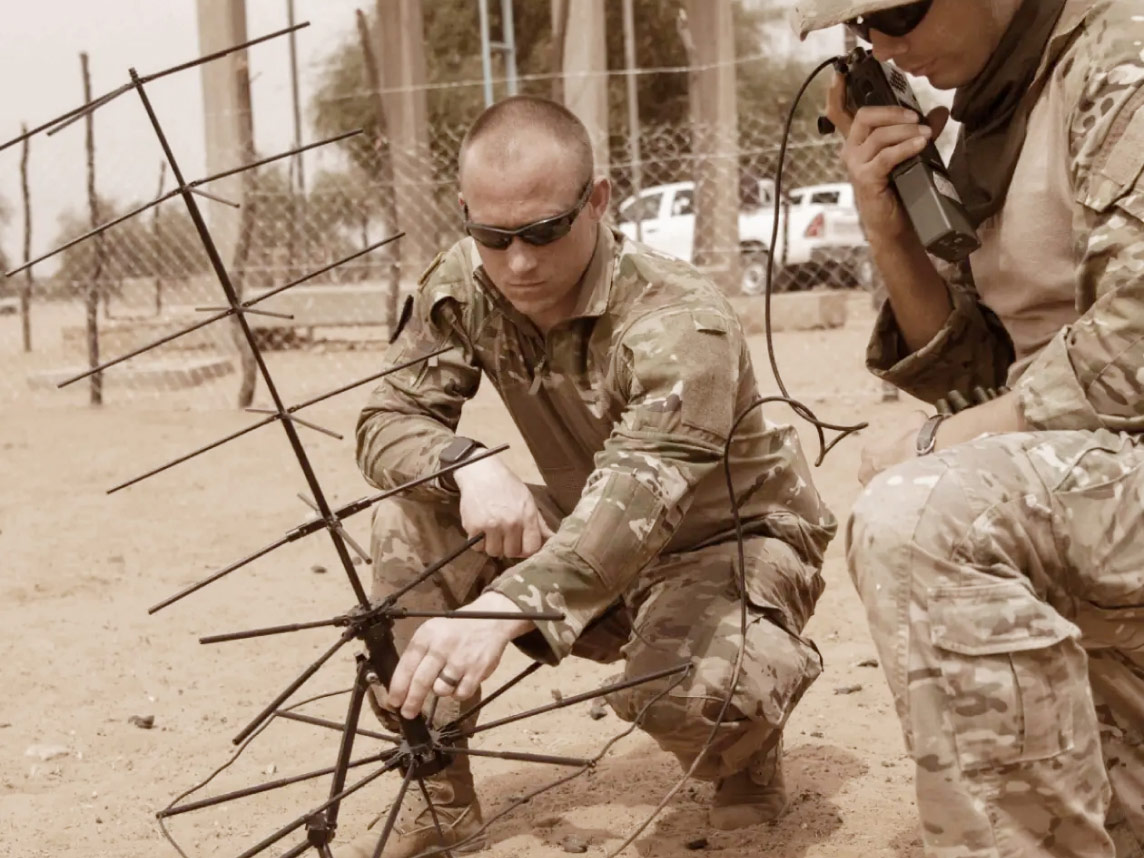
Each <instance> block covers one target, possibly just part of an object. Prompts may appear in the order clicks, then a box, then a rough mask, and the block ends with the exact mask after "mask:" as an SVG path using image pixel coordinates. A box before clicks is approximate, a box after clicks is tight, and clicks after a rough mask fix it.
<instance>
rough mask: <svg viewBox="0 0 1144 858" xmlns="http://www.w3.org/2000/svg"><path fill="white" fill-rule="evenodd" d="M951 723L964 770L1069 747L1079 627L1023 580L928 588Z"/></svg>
mask: <svg viewBox="0 0 1144 858" xmlns="http://www.w3.org/2000/svg"><path fill="white" fill-rule="evenodd" d="M929 614H930V623H931V630H930V634H931V639H932V642H933V645H934V647H935V648H936V650H937V655H938V661H939V664H940V667H941V674H942V680H943V684H944V687H945V692H946V694H947V695H948V697H949V707H948V712H949V719H950V727H951V729H952V731H953V734H954V740H955V743H956V747H957V757H958V762H959V764H960V766H961V768H962V770H964V771H972V770H974V769H981V768H986V767H990V766H1000V765H1010V764H1013V763H1024V762H1031V761H1033V760H1043V759H1046V758H1049V757H1053V756H1056V755H1057V754H1060V753H1061V752H1063V751H1068V750H1070V749H1071V748H1072V747H1073V742H1074V736H1073V734H1074V730H1073V721H1072V708H1071V707H1070V706H1068V705H1061V704H1062V701H1065V700H1067V697H1066V691H1067V690H1068V688H1069V687H1070V686H1071V685H1073V684H1075V683H1076V682H1078V681H1083V677H1082V676H1080V675H1079V674H1080V673H1081V672H1082V671H1083V658H1082V657H1081V654H1080V650H1079V647H1077V646H1076V644H1075V641H1076V639H1077V638H1078V637H1079V635H1080V631H1079V630H1078V629H1077V628H1076V626H1074V625H1073V624H1072V623H1070V622H1068V621H1067V620H1065V619H1064V618H1063V617H1061V616H1060V615H1059V614H1058V613H1057V612H1056V611H1054V610H1053V609H1052V608H1051V607H1050V606H1049V605H1047V604H1045V603H1044V602H1042V601H1040V600H1039V599H1037V597H1036V596H1034V595H1033V594H1032V593H1031V592H1030V591H1029V590H1028V589H1027V588H1026V587H1025V586H1024V585H1023V584H1021V583H1019V582H1016V581H1014V582H1006V583H1001V584H990V585H987V586H981V587H957V588H938V589H936V590H933V591H932V592H931V593H930V612H929Z"/></svg>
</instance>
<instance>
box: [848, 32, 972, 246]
mask: <svg viewBox="0 0 1144 858" xmlns="http://www.w3.org/2000/svg"><path fill="white" fill-rule="evenodd" d="M835 68H836V69H837V70H838V71H839V73H841V74H842V75H843V77H844V78H845V80H846V109H847V110H848V111H849V112H850V113H851V114H853V113H855V112H857V110H858V109H859V108H860V107H875V106H877V107H881V106H888V107H904V108H906V109H907V110H912V111H914V112H915V113H917V114H918V116H919V117H920V118H921V119H922V121H924V120H925V114H924V113H923V112H922V109H921V106H920V105H919V104H918V100H917V97H916V96H915V95H914V91H913V89H912V88H911V87H910V83H909V81H908V80H906V76H905V75H904V74H902V72H901V71H899V70H898V69H896V68H894V67H893V66H891V65H889V64H888V63H883V62H880V61H879V60H878V59H877V58H875V57H874V55H873V54H871V53H870V52H869V51H867V50H866V49H865V48H855V49H854V50H852V51H851V52H850V53H849V54H847V55H846V57H845V58H843V59H840V60H839V61H838V62H836V64H835ZM890 179H891V181H892V182H893V185H894V188H895V190H896V191H897V193H898V197H899V198H900V199H901V201H902V205H903V206H905V209H906V212H907V213H908V214H909V218H910V222H911V223H912V224H913V227H914V231H915V232H917V234H918V238H919V239H920V240H921V242H922V244H924V245H925V248H926V250H927V251H929V252H930V253H932V254H933V255H934V256H936V257H938V258H939V259H944V260H945V261H947V262H960V261H961V260H963V259H965V257H967V256H968V255H969V254H970V253H972V252H973V251H974V250H976V249H977V248H978V247H980V246H981V242H980V241H979V240H978V238H977V233H976V232H975V231H974V229H973V226H972V224H970V222H969V216H968V214H967V213H966V210H965V206H964V205H963V204H962V202H961V197H960V196H958V193H957V189H956V188H955V187H954V184H953V181H952V180H951V179H950V177H949V171H948V170H947V169H946V167H945V164H944V163H943V162H942V160H941V154H940V153H939V152H938V151H937V147H936V146H934V144H933V141H932V140H931V141H930V142H929V143H928V144H927V145H926V148H925V149H923V150H922V152H921V154H919V155H914V156H913V157H911V158H909V159H907V160H906V161H903V162H902V163H901V164H899V165H898V166H897V167H895V168H894V170H893V172H892V173H891V174H890Z"/></svg>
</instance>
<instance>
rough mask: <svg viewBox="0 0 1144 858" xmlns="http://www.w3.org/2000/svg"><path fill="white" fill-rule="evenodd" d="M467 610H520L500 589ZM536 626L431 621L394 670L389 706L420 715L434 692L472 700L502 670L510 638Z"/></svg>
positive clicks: (523, 622) (511, 622)
mask: <svg viewBox="0 0 1144 858" xmlns="http://www.w3.org/2000/svg"><path fill="white" fill-rule="evenodd" d="M462 610H467V611H496V612H503V613H520V608H518V607H517V605H516V603H515V602H513V601H512V600H511V599H509V598H508V597H507V596H502V595H501V594H500V593H497V592H494V591H489V592H487V593H483V594H482V595H481V596H479V597H478V598H477V599H475V600H474V601H473V602H472V603H470V604H469V605H466V606H465V607H464V608H462ZM532 628H533V624H532V622H531V621H529V620H508V619H506V620H479V619H472V620H470V619H459V618H445V617H437V618H435V619H431V620H427V621H425V622H424V623H422V624H421V626H420V627H419V628H418V629H417V631H416V632H415V633H414V634H413V638H412V639H411V640H410V641H409V646H407V647H406V648H405V652H403V653H402V655H401V660H400V661H399V662H398V664H397V668H396V669H395V670H394V672H393V677H392V678H391V679H390V682H389V694H388V696H387V697H386V705H387V706H388V708H390V709H392V710H393V711H400V712H401V714H402V715H404V716H405V717H406V718H414V717H416V716H417V715H418V713H420V712H421V708H422V706H423V705H424V703H425V698H426V697H428V695H429V692H430V691H432V692H433V693H434V694H436V695H437V696H438V697H456V698H457V699H458V700H467V699H468V698H470V697H472V696H473V695H474V694H475V693H476V692H477V690H478V689H479V688H480V687H481V682H483V681H484V680H485V679H487V678H488V677H489V676H490V675H491V674H492V672H493V671H494V670H496V667H497V664H499V663H500V660H501V656H502V655H504V651H505V647H507V646H508V644H509V641H511V640H512V639H513V638H515V637H517V636H518V635H522V634H524V633H525V632H528V631H531V630H532Z"/></svg>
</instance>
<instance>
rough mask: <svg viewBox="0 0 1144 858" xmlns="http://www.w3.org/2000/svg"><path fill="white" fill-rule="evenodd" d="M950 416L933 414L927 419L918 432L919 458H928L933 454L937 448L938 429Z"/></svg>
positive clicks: (939, 413)
mask: <svg viewBox="0 0 1144 858" xmlns="http://www.w3.org/2000/svg"><path fill="white" fill-rule="evenodd" d="M948 416H949V415H948V414H943V413H941V412H940V411H939V412H938V413H937V414H931V415H930V416H929V417H927V418H926V422H925V423H923V424H922V428H921V429H920V430H919V431H918V441H917V451H918V455H919V456H928V455H929V454H930V453H932V452H933V448H934V447H935V446H937V427H938V426H940V425H941V421H943V420H944V419H945V418H947V417H948Z"/></svg>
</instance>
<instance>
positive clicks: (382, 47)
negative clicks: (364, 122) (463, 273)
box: [377, 0, 460, 289]
mask: <svg viewBox="0 0 1144 858" xmlns="http://www.w3.org/2000/svg"><path fill="white" fill-rule="evenodd" d="M377 57H378V60H379V61H380V72H381V85H382V90H383V95H382V104H383V106H384V109H385V114H386V125H387V128H388V131H389V145H390V151H391V153H392V157H393V179H394V192H395V193H394V196H395V199H396V209H397V228H398V229H400V230H404V231H405V237H404V238H402V239H401V241H399V242H398V250H399V253H400V269H401V281H402V284H403V288H405V289H411V288H412V287H413V284H414V283H415V282H416V280H417V277H418V276H419V275H420V274H421V271H422V270H423V269H424V268H425V266H427V265H428V264H429V262H430V261H432V259H433V257H434V256H435V255H436V253H437V249H438V247H437V245H438V244H439V240H438V230H439V228H440V226H441V225H442V222H443V218H445V217H447V216H448V213H446V212H442V211H438V209H437V202H436V196H437V195H436V189H435V188H434V186H433V169H432V161H431V158H430V153H429V126H428V107H427V104H426V98H425V88H424V86H425V28H424V22H423V16H422V8H421V0H377ZM457 142H458V144H459V143H460V141H459V140H458V141H457ZM450 211H452V209H451V210H450ZM453 215H454V216H455V217H459V215H456V213H455V212H453Z"/></svg>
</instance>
